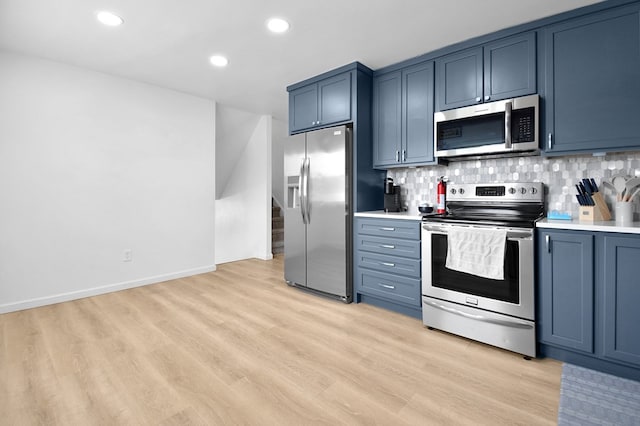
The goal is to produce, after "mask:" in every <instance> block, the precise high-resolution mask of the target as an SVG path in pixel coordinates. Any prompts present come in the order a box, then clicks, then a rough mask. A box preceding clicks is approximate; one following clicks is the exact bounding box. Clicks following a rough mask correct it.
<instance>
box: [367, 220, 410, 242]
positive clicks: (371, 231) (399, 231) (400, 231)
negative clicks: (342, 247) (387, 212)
mask: <svg viewBox="0 0 640 426" xmlns="http://www.w3.org/2000/svg"><path fill="white" fill-rule="evenodd" d="M355 225H356V226H355V228H356V229H355V231H356V233H357V234H362V235H376V236H380V237H391V238H404V239H409V240H420V222H419V221H413V220H402V219H400V220H397V219H396V220H393V219H369V218H361V217H358V218H356V221H355Z"/></svg>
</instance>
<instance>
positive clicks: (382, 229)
mask: <svg viewBox="0 0 640 426" xmlns="http://www.w3.org/2000/svg"><path fill="white" fill-rule="evenodd" d="M380 230H381V231H395V230H396V228H380Z"/></svg>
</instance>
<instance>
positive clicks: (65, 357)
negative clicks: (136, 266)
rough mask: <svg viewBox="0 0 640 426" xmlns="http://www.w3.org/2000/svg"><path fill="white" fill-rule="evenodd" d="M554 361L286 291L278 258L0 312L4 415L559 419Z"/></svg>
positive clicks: (14, 420) (63, 421) (116, 420)
mask: <svg viewBox="0 0 640 426" xmlns="http://www.w3.org/2000/svg"><path fill="white" fill-rule="evenodd" d="M560 375H561V363H559V362H556V361H554V360H550V359H543V360H539V359H535V360H531V361H525V360H523V358H522V357H521V356H519V355H516V354H513V353H510V352H507V351H503V350H500V349H496V348H493V347H490V346H486V345H483V344H480V343H476V342H472V341H469V340H466V339H463V338H460V337H457V336H452V335H449V334H446V333H443V332H440V331H430V330H427V329H426V328H424V327H423V326H422V323H421V322H420V321H419V320H416V319H413V318H409V317H405V316H403V315H399V314H395V313H392V312H388V311H386V310H382V309H379V308H376V307H373V306H371V305H366V304H350V305H345V304H343V303H341V302H336V301H333V300H328V299H324V298H321V297H318V296H314V295H310V294H307V293H305V292H303V291H300V290H298V289H294V288H290V287H288V286H287V285H286V284H285V283H284V280H283V265H282V257H278V258H276V259H274V260H272V261H260V260H247V261H242V262H235V263H229V264H223V265H219V267H218V270H217V271H216V272H212V273H208V274H202V275H198V276H194V277H189V278H184V279H179V280H173V281H168V282H165V283H160V284H155V285H149V286H146V287H140V288H136V289H132V290H126V291H121V292H117V293H111V294H106V295H102V296H96V297H91V298H86V299H82V300H77V301H73V302H68V303H61V304H57V305H51V306H46V307H41V308H36V309H30V310H25V311H21V312H15V313H9V314H4V315H0V381H1V383H0V424H3V425H5V424H6V425H29V424H47V425H54V424H60V425H90V424H162V425H171V424H208V425H211V424H260V425H269V424H277V425H302V424H331V425H337V424H349V425H353V424H366V425H371V424H382V425H430V424H469V425H480V424H487V425H496V424H505V425H514V424H522V425H536V424H555V423H556V419H557V410H558V400H559V392H560Z"/></svg>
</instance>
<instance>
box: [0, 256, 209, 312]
mask: <svg viewBox="0 0 640 426" xmlns="http://www.w3.org/2000/svg"><path fill="white" fill-rule="evenodd" d="M215 270H216V265H209V266H203V267H201V268H194V269H186V270H184V271H177V272H172V273H169V274H162V275H155V276H152V277H146V278H141V279H137V280H131V281H124V282H120V283H114V284H107V285H104V286H100V287H93V288H88V289H85V290H78V291H71V292H68V293H60V294H56V295H53V296H45V297H38V298H35V299H29V300H22V301H19V302H14V303H6V304H2V305H0V314H6V313H9V312H15V311H22V310H24V309H31V308H37V307H40V306H46V305H53V304H55V303H62V302H68V301H70V300H77V299H83V298H85V297H91V296H98V295H100V294H106V293H113V292H115V291H120V290H127V289H130V288H135V287H141V286H144V285H149V284H157V283H160V282H163V281H169V280H175V279H177V278H184V277H190V276H192V275H198V274H204V273H207V272H213V271H215Z"/></svg>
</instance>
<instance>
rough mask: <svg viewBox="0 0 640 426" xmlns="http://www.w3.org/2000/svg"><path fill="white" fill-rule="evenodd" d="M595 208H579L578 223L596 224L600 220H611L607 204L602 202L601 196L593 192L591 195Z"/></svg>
mask: <svg viewBox="0 0 640 426" xmlns="http://www.w3.org/2000/svg"><path fill="white" fill-rule="evenodd" d="M591 198H593V202H594V203H595V204H596V205H595V206H580V210H579V218H578V219H579V220H580V222H597V221H601V220H611V212H610V211H609V207H608V206H607V203H606V202H605V201H604V198H603V197H602V194H601V193H599V192H595V193H593V194H592V195H591Z"/></svg>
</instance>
